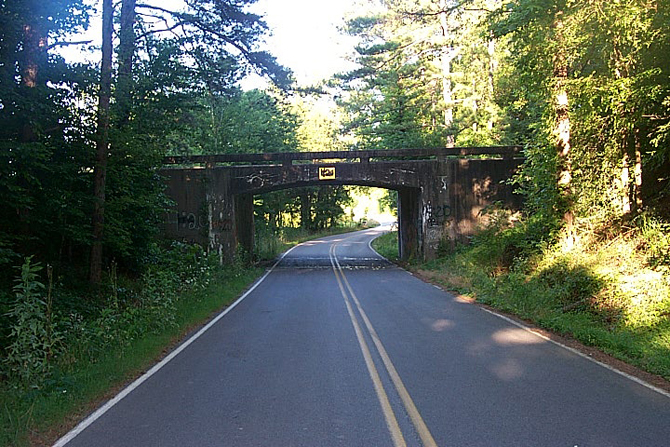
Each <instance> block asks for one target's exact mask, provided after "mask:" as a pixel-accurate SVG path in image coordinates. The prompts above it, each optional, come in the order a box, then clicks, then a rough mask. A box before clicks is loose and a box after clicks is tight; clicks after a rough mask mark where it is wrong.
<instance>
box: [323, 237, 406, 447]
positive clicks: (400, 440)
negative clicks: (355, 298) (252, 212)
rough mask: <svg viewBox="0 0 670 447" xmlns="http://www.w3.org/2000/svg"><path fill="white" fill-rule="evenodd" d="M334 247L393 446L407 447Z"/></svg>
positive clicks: (363, 351)
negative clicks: (357, 316)
mask: <svg viewBox="0 0 670 447" xmlns="http://www.w3.org/2000/svg"><path fill="white" fill-rule="evenodd" d="M334 246H335V244H333V245H331V247H330V262H331V264H332V266H333V272H334V273H335V278H336V279H337V284H338V286H339V287H340V292H341V293H342V296H343V297H344V302H345V304H346V306H347V312H349V318H350V319H351V323H352V324H353V326H354V331H355V332H356V338H357V339H358V345H359V346H360V348H361V352H362V353H363V358H364V359H365V365H366V366H367V368H368V373H369V374H370V378H371V379H372V383H373V384H374V387H375V392H376V393H377V399H378V400H379V404H380V405H381V407H382V412H383V413H384V418H385V419H386V425H387V427H388V429H389V432H390V433H391V438H392V439H393V445H394V446H395V447H406V446H407V444H406V443H405V438H404V437H403V435H402V430H400V426H399V425H398V420H397V418H396V416H395V413H394V412H393V408H392V407H391V403H390V402H389V399H388V395H387V394H386V390H385V389H384V385H383V384H382V379H381V377H380V376H379V372H378V371H377V367H376V366H375V363H374V361H373V360H372V355H371V354H370V348H369V347H368V344H367V343H366V342H365V338H364V336H363V331H362V330H361V327H360V325H359V324H358V320H357V318H356V315H355V313H354V310H353V308H352V307H351V303H350V301H349V298H348V297H347V293H346V291H345V289H344V286H343V284H342V280H341V279H340V275H341V274H342V272H341V271H338V269H337V268H336V267H335V263H334V262H333V259H334V250H333V248H334Z"/></svg>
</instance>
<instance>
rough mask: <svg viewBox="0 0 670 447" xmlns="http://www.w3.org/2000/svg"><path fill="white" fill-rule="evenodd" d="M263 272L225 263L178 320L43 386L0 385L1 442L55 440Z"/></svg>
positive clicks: (70, 367) (184, 300)
mask: <svg viewBox="0 0 670 447" xmlns="http://www.w3.org/2000/svg"><path fill="white" fill-rule="evenodd" d="M262 272H263V270H262V269H260V268H249V269H242V268H239V267H237V268H222V269H219V270H217V271H216V273H215V274H214V277H213V278H212V280H211V281H210V282H209V283H208V285H207V286H205V287H203V288H196V289H192V290H189V291H187V292H185V293H184V294H183V295H182V296H180V297H179V299H178V300H177V301H176V303H175V324H173V325H170V326H169V327H167V328H166V329H164V330H162V331H160V332H157V333H156V332H150V333H147V334H146V335H144V336H142V337H139V338H137V339H135V340H132V341H131V342H130V343H129V344H127V345H119V346H116V347H110V348H108V349H107V350H106V351H105V352H104V353H103V354H102V355H100V356H97V357H95V358H92V359H90V360H89V361H77V362H76V363H73V364H59V365H57V366H56V368H55V370H54V373H53V374H52V376H51V378H50V379H49V381H48V383H47V384H46V385H45V386H44V388H42V389H40V390H34V391H32V392H30V391H29V392H27V393H26V392H25V391H24V390H18V389H12V388H11V387H3V388H2V389H0V410H1V414H0V433H2V434H0V445H3V446H4V445H6V446H24V445H33V446H34V445H51V444H52V443H53V442H54V441H55V440H56V439H57V438H58V437H59V436H60V435H62V434H64V433H65V432H67V431H68V430H69V429H70V428H72V427H73V426H74V425H75V424H76V423H77V422H78V421H79V420H80V419H81V418H83V417H84V416H85V415H86V414H88V413H90V412H92V411H93V410H94V409H95V408H96V407H97V406H98V405H99V404H100V403H101V402H102V401H104V400H105V399H108V398H111V397H112V396H113V395H114V394H115V393H116V392H118V391H120V389H121V388H122V387H123V386H125V385H126V384H128V383H129V382H131V381H132V380H134V379H135V378H136V377H137V376H139V375H141V374H142V373H143V372H145V371H146V370H147V369H149V368H150V367H151V366H152V365H153V364H155V363H156V361H158V360H159V359H160V358H161V357H162V356H163V355H164V354H166V353H167V352H168V351H169V350H170V349H171V348H172V347H173V346H175V344H176V343H178V342H179V341H180V340H182V339H183V338H184V337H185V336H186V335H187V334H188V333H189V332H190V331H192V330H193V329H194V328H196V327H198V326H200V325H201V324H202V323H203V322H204V321H206V320H207V319H209V318H210V317H211V316H212V315H213V314H215V313H217V312H218V311H220V310H221V309H222V308H224V307H225V306H227V305H228V304H230V303H231V302H232V301H234V300H235V299H236V298H237V297H238V296H239V295H240V294H241V293H242V291H243V290H244V289H245V288H246V287H248V286H249V284H251V283H252V282H253V281H254V280H255V279H256V278H258V277H259V276H260V274H261V273H262Z"/></svg>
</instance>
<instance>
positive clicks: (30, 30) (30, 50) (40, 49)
mask: <svg viewBox="0 0 670 447" xmlns="http://www.w3.org/2000/svg"><path fill="white" fill-rule="evenodd" d="M21 44H22V47H23V51H21V58H20V62H19V64H20V72H21V87H20V88H22V89H25V92H24V94H26V95H27V96H26V98H28V101H30V102H32V101H38V100H37V99H36V98H35V94H36V93H35V90H36V88H37V87H38V85H39V84H40V83H41V81H40V69H41V68H43V67H44V66H45V65H46V63H47V48H48V41H47V34H46V31H45V30H43V29H42V27H41V26H40V25H39V18H35V19H34V20H33V22H32V23H25V24H24V25H23V38H22V42H21ZM28 91H30V92H31V93H28ZM20 139H21V141H23V142H25V143H30V142H34V141H37V132H36V130H35V122H34V121H33V117H32V116H26V117H25V121H24V122H23V124H22V127H21V134H20Z"/></svg>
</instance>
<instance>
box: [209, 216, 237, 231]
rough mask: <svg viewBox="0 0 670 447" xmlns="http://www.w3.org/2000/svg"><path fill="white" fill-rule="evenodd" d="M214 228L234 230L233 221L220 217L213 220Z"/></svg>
mask: <svg viewBox="0 0 670 447" xmlns="http://www.w3.org/2000/svg"><path fill="white" fill-rule="evenodd" d="M212 230H219V231H233V221H232V220H230V219H219V220H215V221H214V222H212Z"/></svg>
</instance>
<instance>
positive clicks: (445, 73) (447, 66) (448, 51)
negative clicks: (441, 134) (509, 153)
mask: <svg viewBox="0 0 670 447" xmlns="http://www.w3.org/2000/svg"><path fill="white" fill-rule="evenodd" d="M447 1H448V0H440V10H441V11H442V12H440V26H441V27H442V37H444V42H443V45H444V46H443V48H442V99H443V100H444V104H445V109H444V126H445V127H446V128H447V129H450V128H451V126H452V125H453V124H454V108H453V97H452V90H451V63H452V61H453V60H454V58H456V55H457V53H458V51H457V50H456V49H455V48H453V47H452V46H451V44H450V43H449V42H448V37H449V23H448V20H447V12H446V11H447ZM454 144H455V139H454V135H453V134H452V133H450V134H449V135H447V147H453V146H454Z"/></svg>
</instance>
